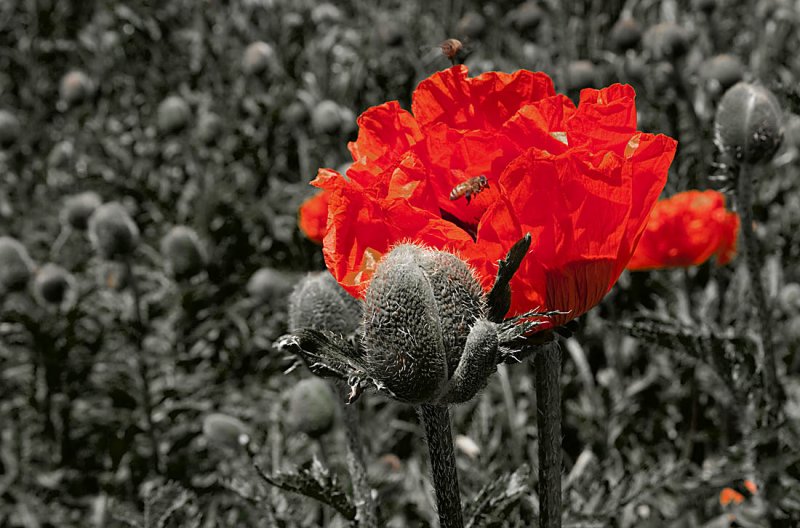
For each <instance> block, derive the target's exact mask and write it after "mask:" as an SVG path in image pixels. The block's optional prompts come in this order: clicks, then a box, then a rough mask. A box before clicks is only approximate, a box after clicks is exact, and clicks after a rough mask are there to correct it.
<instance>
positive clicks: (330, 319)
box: [289, 271, 361, 335]
mask: <svg viewBox="0 0 800 528" xmlns="http://www.w3.org/2000/svg"><path fill="white" fill-rule="evenodd" d="M360 318H361V304H360V303H359V302H358V301H357V300H356V299H355V298H354V297H353V296H351V295H350V294H349V293H347V292H346V291H345V290H344V288H342V287H341V286H340V285H339V283H338V282H336V279H334V278H333V275H331V274H330V272H328V271H321V272H318V273H309V274H308V275H306V276H305V277H303V279H302V280H301V281H300V282H298V283H297V285H296V286H295V288H294V291H292V294H291V295H290V296H289V330H290V331H292V332H294V331H296V330H299V329H301V328H313V329H316V330H328V331H330V332H335V333H337V334H341V335H348V334H351V333H353V332H354V331H355V329H356V327H358V323H359V320H360Z"/></svg>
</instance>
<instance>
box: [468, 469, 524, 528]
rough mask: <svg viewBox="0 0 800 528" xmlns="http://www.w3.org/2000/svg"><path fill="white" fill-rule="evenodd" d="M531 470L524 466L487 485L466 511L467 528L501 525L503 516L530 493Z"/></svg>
mask: <svg viewBox="0 0 800 528" xmlns="http://www.w3.org/2000/svg"><path fill="white" fill-rule="evenodd" d="M529 476H530V468H529V467H528V465H527V464H524V465H522V466H521V467H520V468H519V469H517V470H516V471H515V472H513V473H507V474H505V475H502V476H500V477H498V478H496V479H494V480H493V481H491V482H489V483H488V484H486V485H485V486H484V487H483V488H482V489H481V490H480V491H479V492H478V495H477V496H476V497H475V498H474V499H473V501H472V502H471V503H470V505H469V506H468V507H467V510H466V511H465V516H466V517H467V518H468V519H469V520H468V521H467V524H466V528H479V527H483V526H492V525H493V524H495V523H499V522H500V519H502V517H503V514H504V513H505V512H506V511H508V509H509V508H511V507H512V506H514V505H515V504H517V503H518V502H519V500H520V499H521V498H522V496H523V495H525V494H526V493H527V492H528V491H529V488H528V480H529Z"/></svg>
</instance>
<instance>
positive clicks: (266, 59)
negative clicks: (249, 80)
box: [242, 40, 277, 75]
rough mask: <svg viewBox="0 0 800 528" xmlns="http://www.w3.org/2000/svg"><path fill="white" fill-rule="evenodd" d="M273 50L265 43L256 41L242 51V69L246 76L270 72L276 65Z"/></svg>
mask: <svg viewBox="0 0 800 528" xmlns="http://www.w3.org/2000/svg"><path fill="white" fill-rule="evenodd" d="M276 60H277V59H276V57H275V50H274V49H272V46H270V45H269V44H267V43H266V42H262V41H260V40H259V41H256V42H253V43H251V44H250V45H249V46H247V48H246V49H245V50H244V57H242V69H243V70H244V72H245V73H246V74H248V75H259V74H261V73H264V72H265V71H270V72H271V71H272V69H273V67H274V66H275V64H276Z"/></svg>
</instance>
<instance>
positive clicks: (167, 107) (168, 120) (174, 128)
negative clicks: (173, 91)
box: [157, 95, 192, 134]
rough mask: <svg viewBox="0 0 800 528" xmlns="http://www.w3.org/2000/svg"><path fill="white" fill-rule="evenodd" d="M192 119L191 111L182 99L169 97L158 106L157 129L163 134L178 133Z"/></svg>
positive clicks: (175, 96)
mask: <svg viewBox="0 0 800 528" xmlns="http://www.w3.org/2000/svg"><path fill="white" fill-rule="evenodd" d="M191 118H192V109H191V108H190V107H189V103H187V102H186V101H184V100H183V98H182V97H179V96H177V95H171V96H169V97H167V98H166V99H164V100H163V101H161V104H159V105H158V110H157V120H158V129H159V130H161V131H162V132H164V133H165V134H170V133H173V132H178V131H179V130H181V129H182V128H184V127H185V126H186V125H187V124H189V120H190V119H191Z"/></svg>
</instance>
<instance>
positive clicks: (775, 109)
mask: <svg viewBox="0 0 800 528" xmlns="http://www.w3.org/2000/svg"><path fill="white" fill-rule="evenodd" d="M714 136H715V142H716V143H717V146H718V147H719V148H720V149H721V150H722V151H724V152H726V153H728V154H729V155H730V156H732V157H733V158H734V159H735V160H736V161H738V162H743V163H760V162H763V161H768V160H769V159H771V158H772V155H773V154H775V151H776V150H777V149H778V147H779V146H780V144H781V141H782V140H783V112H782V111H781V107H780V104H779V103H778V100H777V99H776V98H775V96H774V95H773V94H772V92H770V91H769V90H767V89H766V88H764V87H763V86H759V85H756V84H750V83H745V82H740V83H738V84H736V85H734V86H733V87H732V88H730V89H729V90H728V91H727V92H725V95H723V96H722V100H721V101H720V103H719V107H718V108H717V115H716V119H715V121H714Z"/></svg>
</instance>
